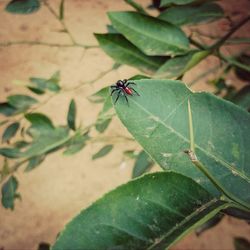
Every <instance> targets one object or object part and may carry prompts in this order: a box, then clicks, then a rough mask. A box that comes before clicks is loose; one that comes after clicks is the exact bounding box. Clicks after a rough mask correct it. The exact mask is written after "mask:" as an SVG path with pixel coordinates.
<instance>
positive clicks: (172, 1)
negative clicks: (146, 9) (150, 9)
mask: <svg viewBox="0 0 250 250" xmlns="http://www.w3.org/2000/svg"><path fill="white" fill-rule="evenodd" d="M199 1H206V0H161V5H160V7H168V6H170V5H185V4H190V3H194V2H199Z"/></svg>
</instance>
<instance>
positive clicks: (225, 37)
mask: <svg viewBox="0 0 250 250" xmlns="http://www.w3.org/2000/svg"><path fill="white" fill-rule="evenodd" d="M249 20H250V16H247V17H245V18H243V19H242V20H241V21H240V22H239V23H238V24H236V25H235V26H234V27H233V28H232V29H231V30H230V31H229V32H228V33H227V34H225V35H224V36H223V37H222V38H220V40H218V41H217V42H215V43H214V44H213V45H212V46H211V47H210V49H211V50H213V51H214V50H217V49H219V48H220V47H221V46H222V45H223V44H224V43H225V42H226V41H227V39H228V38H230V37H231V36H232V35H233V34H234V33H235V32H236V31H237V30H238V29H240V28H241V27H242V26H243V25H244V24H246V23H247V22H248V21H249Z"/></svg>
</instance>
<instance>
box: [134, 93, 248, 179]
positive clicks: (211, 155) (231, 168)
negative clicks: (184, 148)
mask: <svg viewBox="0 0 250 250" xmlns="http://www.w3.org/2000/svg"><path fill="white" fill-rule="evenodd" d="M190 95H192V94H190ZM190 95H189V96H190ZM189 96H188V97H189ZM188 97H187V98H188ZM132 101H133V102H134V103H135V104H136V105H137V106H138V107H139V108H141V109H142V110H143V111H144V112H145V113H147V114H149V115H151V116H153V117H155V115H154V114H153V113H151V112H149V111H148V110H147V109H145V108H144V107H143V106H141V105H140V104H139V103H138V102H136V101H135V100H133V99H132ZM175 111H176V109H175ZM172 114H174V112H171V115H172ZM169 117H170V116H168V118H169ZM158 118H159V119H157V120H155V122H158V123H160V124H162V125H163V126H164V127H165V128H167V129H168V130H170V131H171V132H173V133H174V134H175V135H177V136H178V137H180V138H181V139H182V140H184V141H185V142H187V143H190V140H189V139H187V138H186V137H185V136H183V135H182V134H180V133H179V132H177V131H176V130H175V129H174V128H172V127H171V126H169V125H167V124H166V123H164V121H162V120H161V118H160V117H158ZM157 128H158V126H156V127H155V129H157ZM155 129H154V130H155ZM195 148H198V149H199V150H201V151H202V152H203V153H204V154H206V155H207V156H208V157H211V158H213V159H214V160H215V161H218V162H220V163H221V165H222V166H224V167H226V168H227V169H228V170H230V171H231V172H232V171H233V172H235V173H237V174H238V175H239V176H240V177H241V178H242V179H244V180H246V181H247V182H248V183H250V178H248V176H246V175H245V174H244V173H242V172H239V170H238V169H237V168H233V167H232V166H231V165H230V164H229V163H228V162H227V161H225V160H224V159H221V158H219V157H218V156H216V155H213V154H210V153H209V152H207V151H206V150H205V149H204V148H202V147H201V146H199V145H198V144H195ZM152 157H153V156H152ZM153 158H154V157H153Z"/></svg>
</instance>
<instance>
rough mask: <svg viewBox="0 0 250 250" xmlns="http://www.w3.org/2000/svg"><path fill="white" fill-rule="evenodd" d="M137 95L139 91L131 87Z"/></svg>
mask: <svg viewBox="0 0 250 250" xmlns="http://www.w3.org/2000/svg"><path fill="white" fill-rule="evenodd" d="M131 89H132V90H133V91H134V92H135V93H136V94H137V95H138V96H140V95H139V93H138V92H137V91H136V90H135V89H134V88H131Z"/></svg>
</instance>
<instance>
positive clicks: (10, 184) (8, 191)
mask: <svg viewBox="0 0 250 250" xmlns="http://www.w3.org/2000/svg"><path fill="white" fill-rule="evenodd" d="M17 188H18V181H17V179H16V178H15V177H14V176H11V177H10V178H9V179H8V181H7V182H5V183H4V184H3V186H2V204H3V206H4V207H5V208H7V209H8V208H10V209H11V210H13V209H14V201H15V199H17V198H19V199H20V198H21V196H20V194H19V193H17V192H16V191H17Z"/></svg>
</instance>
